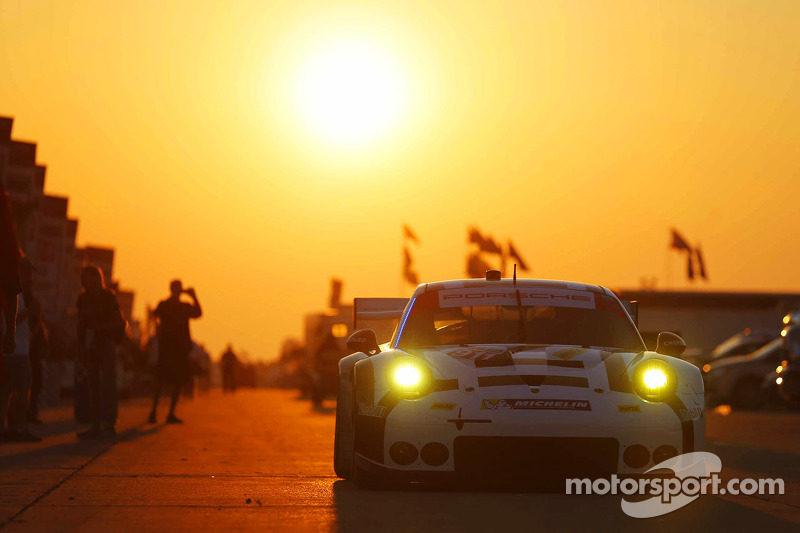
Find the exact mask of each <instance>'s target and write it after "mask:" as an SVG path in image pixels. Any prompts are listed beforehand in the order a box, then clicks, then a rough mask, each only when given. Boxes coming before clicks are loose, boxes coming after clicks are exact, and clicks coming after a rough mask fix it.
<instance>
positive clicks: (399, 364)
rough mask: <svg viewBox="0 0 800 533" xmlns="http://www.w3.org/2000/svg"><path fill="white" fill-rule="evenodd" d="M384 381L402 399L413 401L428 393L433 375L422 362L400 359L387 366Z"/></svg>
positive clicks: (413, 359) (411, 358) (412, 359)
mask: <svg viewBox="0 0 800 533" xmlns="http://www.w3.org/2000/svg"><path fill="white" fill-rule="evenodd" d="M386 379H387V380H388V382H389V386H390V387H391V388H392V390H393V391H395V392H396V393H398V394H399V395H400V396H402V397H404V398H408V399H413V398H419V397H420V396H424V395H426V394H428V393H429V392H430V386H431V384H432V382H433V375H432V374H431V370H430V368H429V367H428V365H426V364H425V362H424V361H422V360H420V359H417V358H414V357H401V358H398V359H395V360H394V361H393V362H392V363H391V364H390V365H389V368H388V371H387V373H386Z"/></svg>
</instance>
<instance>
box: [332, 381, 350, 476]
mask: <svg viewBox="0 0 800 533" xmlns="http://www.w3.org/2000/svg"><path fill="white" fill-rule="evenodd" d="M347 392H348V390H347V389H346V388H345V387H342V386H340V387H339V390H338V391H337V393H336V429H335V431H334V436H333V471H334V472H336V475H337V476H339V477H340V478H342V479H351V478H352V477H353V442H354V439H353V430H354V428H353V406H352V404H353V402H352V395H348V394H347Z"/></svg>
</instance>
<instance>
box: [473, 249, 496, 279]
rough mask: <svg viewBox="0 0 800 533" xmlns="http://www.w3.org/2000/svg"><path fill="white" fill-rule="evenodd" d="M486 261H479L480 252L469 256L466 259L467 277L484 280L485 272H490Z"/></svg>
mask: <svg viewBox="0 0 800 533" xmlns="http://www.w3.org/2000/svg"><path fill="white" fill-rule="evenodd" d="M491 268H492V267H490V266H489V265H488V264H487V263H486V261H484V260H483V259H481V256H480V252H478V253H473V254H470V255H469V256H468V257H467V277H468V278H484V277H486V271H487V270H491Z"/></svg>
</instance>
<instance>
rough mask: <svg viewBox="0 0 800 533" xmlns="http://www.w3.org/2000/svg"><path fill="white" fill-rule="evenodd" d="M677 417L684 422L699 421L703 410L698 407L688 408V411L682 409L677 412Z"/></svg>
mask: <svg viewBox="0 0 800 533" xmlns="http://www.w3.org/2000/svg"><path fill="white" fill-rule="evenodd" d="M678 416H679V417H680V419H681V420H683V421H684V422H685V421H688V420H700V419H701V418H703V410H702V409H701V408H700V407H689V408H688V409H687V408H686V407H684V408H683V409H680V410H678Z"/></svg>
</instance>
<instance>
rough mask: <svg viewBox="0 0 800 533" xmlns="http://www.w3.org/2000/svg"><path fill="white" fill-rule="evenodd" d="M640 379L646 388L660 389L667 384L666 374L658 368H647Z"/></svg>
mask: <svg viewBox="0 0 800 533" xmlns="http://www.w3.org/2000/svg"><path fill="white" fill-rule="evenodd" d="M642 379H643V380H644V384H645V386H647V388H648V389H660V388H662V387H664V386H665V385H666V384H667V375H666V374H665V373H664V371H663V370H661V369H659V368H654V369H652V370H648V371H647V372H645V373H644V376H643V377H642Z"/></svg>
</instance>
